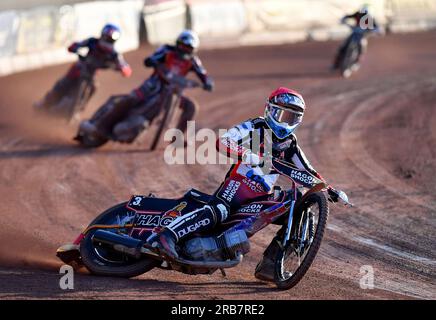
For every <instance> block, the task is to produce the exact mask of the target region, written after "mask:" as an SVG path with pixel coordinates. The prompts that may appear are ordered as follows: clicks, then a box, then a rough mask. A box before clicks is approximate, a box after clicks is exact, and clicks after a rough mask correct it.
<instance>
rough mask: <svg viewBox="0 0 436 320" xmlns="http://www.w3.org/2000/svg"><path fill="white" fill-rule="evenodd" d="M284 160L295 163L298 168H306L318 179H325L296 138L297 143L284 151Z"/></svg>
mask: <svg viewBox="0 0 436 320" xmlns="http://www.w3.org/2000/svg"><path fill="white" fill-rule="evenodd" d="M284 158H285V159H284V160H285V161H288V162H291V163H293V164H294V165H295V166H296V167H297V168H298V169H302V170H306V171H308V172H310V173H311V174H312V175H314V176H315V177H317V178H318V179H321V180H324V178H323V177H322V176H321V175H320V174H319V173H318V172H317V171H316V170H315V169H314V168H313V167H312V165H311V164H310V162H309V160H308V159H307V157H306V155H305V154H304V152H303V150H301V148H300V146H299V145H298V144H297V140H296V139H295V144H294V145H293V146H292V147H290V148H288V149H287V150H286V151H285V153H284Z"/></svg>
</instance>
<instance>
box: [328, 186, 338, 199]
mask: <svg viewBox="0 0 436 320" xmlns="http://www.w3.org/2000/svg"><path fill="white" fill-rule="evenodd" d="M327 193H328V195H329V200H330V201H331V202H338V201H339V191H337V190H335V189H333V188H332V187H331V186H329V187H328V188H327Z"/></svg>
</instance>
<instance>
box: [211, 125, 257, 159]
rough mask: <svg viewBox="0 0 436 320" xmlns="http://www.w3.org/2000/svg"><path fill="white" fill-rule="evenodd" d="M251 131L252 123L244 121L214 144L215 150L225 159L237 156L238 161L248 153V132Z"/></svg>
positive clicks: (249, 139)
mask: <svg viewBox="0 0 436 320" xmlns="http://www.w3.org/2000/svg"><path fill="white" fill-rule="evenodd" d="M252 131H253V124H252V122H251V121H250V120H249V121H245V122H243V123H241V124H238V125H237V126H235V127H233V128H231V129H230V130H228V131H227V132H226V133H225V134H223V135H222V136H221V137H220V138H218V140H217V142H216V148H217V150H218V151H219V152H220V153H222V154H224V155H226V156H227V157H232V156H233V157H234V156H237V157H238V159H242V157H243V156H244V155H245V156H248V154H249V153H250V141H251V138H250V132H252Z"/></svg>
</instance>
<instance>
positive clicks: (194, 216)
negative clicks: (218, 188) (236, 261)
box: [149, 198, 229, 259]
mask: <svg viewBox="0 0 436 320" xmlns="http://www.w3.org/2000/svg"><path fill="white" fill-rule="evenodd" d="M228 212H229V209H228V207H227V206H226V205H225V204H224V202H222V201H221V200H219V199H217V198H214V199H213V200H211V201H209V203H208V204H207V205H205V206H204V207H202V208H200V209H197V210H194V211H192V212H190V213H188V214H185V215H183V216H181V217H179V218H177V219H175V220H174V221H173V222H172V223H170V224H169V225H168V226H166V227H165V228H164V229H162V231H161V232H160V233H159V234H157V235H156V236H154V239H150V240H149V242H150V243H151V245H152V246H153V247H155V248H157V249H158V250H159V253H160V254H161V255H163V256H165V257H167V258H170V259H177V258H178V254H177V251H176V243H177V242H179V241H180V240H182V239H184V238H186V237H189V236H190V235H192V234H193V233H201V232H205V231H209V230H211V229H212V228H214V227H215V226H216V225H217V224H219V223H221V222H223V221H224V220H225V219H226V218H227V216H228Z"/></svg>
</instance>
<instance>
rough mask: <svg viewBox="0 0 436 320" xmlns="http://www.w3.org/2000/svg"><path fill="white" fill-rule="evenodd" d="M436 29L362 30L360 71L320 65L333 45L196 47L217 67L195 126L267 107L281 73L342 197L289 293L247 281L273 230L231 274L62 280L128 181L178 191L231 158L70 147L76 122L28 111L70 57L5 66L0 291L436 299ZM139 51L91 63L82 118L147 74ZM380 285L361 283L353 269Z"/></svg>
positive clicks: (207, 181)
mask: <svg viewBox="0 0 436 320" xmlns="http://www.w3.org/2000/svg"><path fill="white" fill-rule="evenodd" d="M435 40H436V33H435V32H428V33H419V34H408V35H394V36H387V37H384V38H374V39H370V47H369V53H368V55H367V56H366V59H365V61H364V62H363V64H362V69H361V70H360V71H359V72H358V73H357V74H356V75H354V76H353V77H352V78H351V79H349V80H344V79H341V78H338V77H335V76H333V75H331V74H330V73H329V72H328V71H327V70H328V67H329V64H330V60H331V57H332V56H333V54H334V52H335V49H336V47H337V45H338V43H337V42H325V43H301V44H294V45H285V46H277V47H247V48H237V49H220V50H210V51H204V52H201V57H202V59H203V62H204V64H205V66H206V67H207V68H208V70H209V72H210V74H211V75H212V76H213V77H214V78H215V80H216V90H215V92H213V93H212V94H209V93H206V92H200V91H192V92H190V93H189V95H190V96H192V97H194V98H195V99H196V100H197V101H198V102H199V103H200V104H201V108H202V109H201V112H200V114H199V116H198V119H197V120H198V121H197V129H198V128H201V127H203V128H206V127H207V128H213V129H218V128H228V127H229V126H231V125H233V124H235V123H237V122H239V121H242V120H245V119H246V118H249V117H255V116H257V115H259V114H261V113H262V111H263V104H264V101H265V98H266V96H267V95H268V94H269V93H270V92H271V91H272V90H273V89H275V87H277V86H281V85H284V86H289V87H293V88H296V89H298V90H300V91H301V92H302V94H303V95H304V97H305V99H306V102H307V103H308V106H309V108H308V111H307V114H306V116H305V119H304V122H303V124H302V126H301V127H300V129H299V131H298V137H299V142H300V144H301V146H302V148H303V150H304V151H305V152H306V154H307V156H308V158H309V159H310V160H311V161H312V162H313V165H314V166H315V168H317V169H318V170H319V171H320V172H321V174H322V175H323V176H324V177H325V178H326V179H327V180H328V181H329V182H330V183H331V184H332V185H334V186H336V187H338V188H341V189H343V190H345V191H346V192H347V193H348V194H349V196H350V199H351V200H352V202H354V204H355V205H356V206H355V208H353V209H345V208H342V207H339V206H332V207H331V214H330V220H329V227H328V230H327V232H326V236H325V238H324V241H323V244H322V246H321V249H320V251H319V253H318V256H317V258H316V260H315V262H314V264H313V266H312V268H311V269H310V270H309V272H308V273H307V275H306V277H305V278H304V279H303V280H302V281H301V283H300V284H299V285H298V286H297V287H295V288H294V289H292V290H290V291H285V292H282V291H277V290H276V289H275V287H274V286H273V285H269V284H265V283H262V282H260V281H257V280H256V279H255V278H254V276H253V270H254V267H255V265H256V263H257V261H258V259H259V258H260V255H261V253H262V251H263V249H264V248H265V246H266V245H267V244H268V243H269V241H270V239H271V237H272V235H273V232H274V230H273V228H267V229H266V230H263V231H261V232H260V233H259V234H257V235H256V236H255V237H254V238H253V240H252V251H251V252H250V253H249V254H248V255H247V256H246V258H245V260H244V262H243V263H242V265H241V266H239V267H237V268H234V269H230V270H228V276H227V278H222V276H221V275H220V274H219V273H216V274H213V275H211V276H188V275H183V274H179V273H175V272H163V271H161V270H153V271H151V272H149V273H147V274H145V275H143V276H140V277H138V278H134V279H130V280H123V279H112V278H102V277H95V276H91V275H89V274H87V273H86V272H80V273H78V274H76V276H75V289H74V290H71V291H63V290H61V289H59V278H60V275H59V274H58V270H59V267H60V266H61V263H60V262H59V261H58V260H57V259H56V257H55V250H56V248H57V247H58V246H59V245H61V244H63V243H66V242H70V241H72V240H73V239H74V238H75V236H76V235H77V234H78V233H79V232H80V231H81V230H82V229H83V227H85V226H86V225H87V224H88V223H89V222H90V221H91V220H92V218H93V217H94V216H96V215H97V214H98V213H99V212H101V211H102V210H104V209H106V208H107V207H109V206H112V205H113V204H115V203H118V202H121V201H124V200H126V199H128V198H129V196H130V195H131V194H136V193H139V194H148V193H149V192H150V191H152V192H154V193H157V194H158V195H159V196H167V197H178V196H180V195H182V194H183V193H184V192H185V191H186V190H187V189H189V188H190V187H195V188H198V189H201V190H203V191H205V192H212V191H214V189H215V188H216V187H217V186H218V185H219V183H220V181H221V179H222V178H223V176H224V174H225V172H226V170H227V168H228V166H225V165H209V166H200V165H185V166H181V165H175V166H170V165H166V164H165V162H164V161H163V147H161V150H158V151H156V152H148V151H146V147H147V146H148V145H149V143H150V141H149V137H147V136H145V137H142V138H141V139H140V140H139V141H138V142H136V143H135V144H133V145H128V146H123V145H119V144H115V143H113V144H108V145H107V146H105V147H104V148H102V149H100V150H96V151H89V150H81V149H80V148H78V147H77V146H75V145H74V143H73V142H72V141H71V138H72V136H73V135H74V133H75V127H74V126H71V127H68V126H65V125H63V124H59V123H56V122H53V121H45V120H44V121H42V120H40V119H38V118H35V117H34V116H33V115H32V113H31V103H32V102H33V101H35V100H36V99H39V98H40V97H41V96H42V95H43V93H44V92H45V91H46V90H47V89H48V88H49V87H50V86H51V85H52V84H53V83H54V81H55V80H56V79H57V77H59V76H60V75H61V74H62V73H63V72H65V70H66V68H67V66H65V65H63V66H57V67H51V68H46V69H44V70H38V71H32V72H27V73H21V74H16V75H12V76H8V77H4V78H0V195H1V204H0V209H1V214H0V298H2V299H17V298H44V299H46V298H47V299H83V298H89V299H100V298H113V299H311V298H313V299H362V298H363V299H387V298H394V299H410V298H418V299H435V298H436V250H435V247H436V246H435V240H436V233H435V232H436V231H435V230H436V219H435V216H436V215H435V210H436V184H435V183H434V175H435V174H436V112H434V110H435V108H436V64H435V60H436V41H435ZM149 51H150V49H146V48H142V49H141V50H138V51H136V52H133V53H130V54H127V55H126V58H127V59H128V61H129V62H130V63H131V64H132V66H133V70H134V71H135V72H134V75H133V76H132V78H130V79H123V78H122V77H121V76H119V75H117V74H114V73H112V72H101V74H99V75H98V79H99V82H100V88H99V90H98V93H97V94H96V96H95V97H94V98H93V100H92V101H91V103H90V105H89V108H88V109H87V111H86V112H85V115H84V116H89V115H90V114H91V113H92V112H93V111H94V110H95V109H96V108H97V107H98V106H99V105H100V104H101V103H102V102H104V100H106V99H107V97H108V96H109V95H111V94H117V93H125V92H129V91H130V89H132V88H134V87H136V86H137V85H138V84H139V83H140V82H141V81H142V79H144V78H145V77H146V76H147V75H148V72H149V71H148V70H144V69H143V68H142V59H143V58H144V56H145V55H146V54H148V53H149ZM365 265H370V266H372V267H373V268H374V271H375V278H374V280H375V288H374V289H372V290H363V289H361V288H360V286H359V281H360V279H361V276H362V275H361V274H360V268H361V267H362V266H365Z"/></svg>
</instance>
